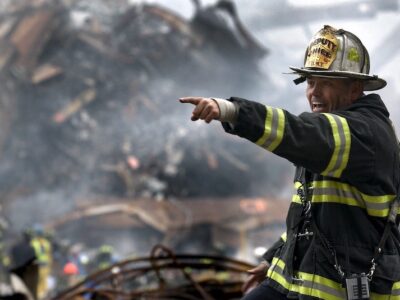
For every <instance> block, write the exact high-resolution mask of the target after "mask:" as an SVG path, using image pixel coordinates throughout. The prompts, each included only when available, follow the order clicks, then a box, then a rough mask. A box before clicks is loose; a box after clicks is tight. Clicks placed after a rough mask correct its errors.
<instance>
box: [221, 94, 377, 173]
mask: <svg viewBox="0 0 400 300" xmlns="http://www.w3.org/2000/svg"><path fill="white" fill-rule="evenodd" d="M229 100H230V101H232V102H234V103H235V104H236V105H237V106H238V107H239V114H238V118H237V122H236V124H235V126H233V127H232V126H230V125H229V124H226V123H223V124H222V125H223V127H224V129H225V131H227V132H228V133H231V134H236V135H238V136H240V137H243V138H246V139H248V140H250V141H251V142H253V143H255V144H257V145H259V146H261V147H262V148H264V149H266V150H268V151H270V152H272V153H274V154H276V155H279V156H281V157H283V158H286V159H288V160H289V161H291V162H292V163H294V164H296V165H299V166H302V167H305V168H306V169H308V170H311V171H313V172H314V173H317V174H321V175H324V176H329V177H335V178H339V177H342V175H345V176H354V175H355V174H359V173H360V174H363V176H364V177H365V174H368V173H370V175H371V173H372V172H373V158H374V141H373V138H372V134H371V130H369V126H368V124H367V122H366V121H365V120H364V119H363V118H362V117H360V116H357V115H356V113H354V112H343V113H340V114H339V113H302V114H301V115H299V116H295V115H293V114H291V113H289V112H287V111H285V110H283V109H280V108H274V107H270V106H265V105H263V104H260V103H257V102H253V101H249V100H245V99H241V98H236V97H232V98H230V99H229Z"/></svg>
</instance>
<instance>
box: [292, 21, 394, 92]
mask: <svg viewBox="0 0 400 300" xmlns="http://www.w3.org/2000/svg"><path fill="white" fill-rule="evenodd" d="M369 68H370V61H369V55H368V51H367V49H366V48H365V46H364V45H363V44H362V42H361V41H360V39H359V38H358V37H357V36H355V35H354V34H353V33H351V32H348V31H346V30H343V29H335V28H333V27H331V26H329V25H325V26H324V27H323V28H322V29H321V30H319V31H318V32H317V33H316V34H315V35H314V36H313V38H312V39H311V42H310V44H309V45H308V47H307V50H306V53H305V56H304V67H302V68H296V67H290V69H292V70H293V71H294V73H295V74H298V75H300V78H299V80H295V82H296V81H297V82H302V81H304V79H305V78H306V77H307V76H310V75H312V76H318V77H334V78H355V79H361V80H363V81H364V90H366V91H374V90H379V89H381V88H383V87H385V86H386V81H385V80H383V79H382V78H379V77H378V76H377V75H369ZM297 82H296V83H297Z"/></svg>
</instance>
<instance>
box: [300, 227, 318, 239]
mask: <svg viewBox="0 0 400 300" xmlns="http://www.w3.org/2000/svg"><path fill="white" fill-rule="evenodd" d="M313 235H314V232H312V231H308V229H307V228H306V229H305V230H304V232H302V233H297V234H296V237H298V238H302V237H305V238H306V239H307V240H308V239H310V237H312V236H313Z"/></svg>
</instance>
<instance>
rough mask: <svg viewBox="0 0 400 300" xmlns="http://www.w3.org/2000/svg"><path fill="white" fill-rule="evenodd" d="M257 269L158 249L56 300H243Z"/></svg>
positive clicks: (94, 276) (92, 278)
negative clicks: (250, 276)
mask: <svg viewBox="0 0 400 300" xmlns="http://www.w3.org/2000/svg"><path fill="white" fill-rule="evenodd" d="M252 267H254V266H252V265H250V264H246V263H243V262H240V261H237V260H233V259H228V258H226V257H220V256H215V255H214V256H212V255H205V256H200V255H176V254H174V253H173V252H172V251H171V250H170V249H168V248H166V247H164V246H161V245H157V246H155V247H154V248H153V250H152V252H151V255H150V257H141V258H135V259H131V260H126V261H123V262H120V263H118V264H115V265H113V266H111V267H109V268H107V269H105V270H102V271H99V272H97V273H95V274H92V275H91V276H89V277H87V278H86V279H85V280H84V281H82V282H80V283H79V284H77V285H75V286H73V287H71V288H69V289H67V290H66V291H64V292H62V293H60V294H59V295H57V296H56V297H55V298H54V300H76V299H97V300H100V299H101V300H112V299H121V300H122V299H126V300H134V299H149V300H150V299H159V300H160V299H165V300H167V299H171V300H172V299H174V300H176V299H182V300H184V299H187V300H214V299H215V300H216V299H218V300H223V299H240V298H241V296H242V292H241V286H242V282H243V278H244V277H245V276H246V275H245V274H246V270H248V269H249V268H252Z"/></svg>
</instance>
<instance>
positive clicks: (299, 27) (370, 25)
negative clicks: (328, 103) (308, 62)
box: [131, 0, 400, 128]
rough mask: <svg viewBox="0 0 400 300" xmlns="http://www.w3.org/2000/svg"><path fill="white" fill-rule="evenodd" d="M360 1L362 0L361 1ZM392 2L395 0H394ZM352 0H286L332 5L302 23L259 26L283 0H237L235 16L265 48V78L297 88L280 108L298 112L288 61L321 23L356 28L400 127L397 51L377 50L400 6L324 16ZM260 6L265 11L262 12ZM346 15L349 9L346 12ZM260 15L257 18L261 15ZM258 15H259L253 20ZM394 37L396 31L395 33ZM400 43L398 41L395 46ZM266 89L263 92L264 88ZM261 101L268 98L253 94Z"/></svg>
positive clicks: (300, 105)
mask: <svg viewBox="0 0 400 300" xmlns="http://www.w3.org/2000/svg"><path fill="white" fill-rule="evenodd" d="M361 1H362V0H361ZM394 1H396V0H394ZM131 2H136V3H137V2H143V1H140V0H131ZM145 2H147V3H158V4H162V5H163V6H166V7H168V8H170V9H171V10H173V11H175V12H178V13H179V14H181V15H182V16H183V17H185V18H190V17H191V16H192V14H193V5H192V1H191V0H153V1H145ZM215 2H216V0H202V1H201V3H202V4H203V5H207V4H213V3H215ZM349 2H353V3H354V2H355V1H354V0H353V1H352V0H323V1H322V0H296V1H294V0H288V3H289V4H290V5H292V6H294V7H311V6H319V7H321V6H323V5H336V6H331V7H330V8H329V9H327V11H326V12H325V13H324V16H326V18H316V21H313V22H309V23H306V22H302V23H301V24H296V25H289V26H280V27H276V26H274V27H273V28H271V27H270V26H263V24H262V14H263V13H264V11H265V10H266V9H267V8H268V7H270V8H271V9H272V8H279V7H281V6H282V3H284V1H282V0H269V1H260V0H252V1H248V0H236V1H235V3H236V5H237V8H238V12H239V16H240V17H241V19H242V20H243V22H244V23H245V25H247V26H248V27H249V28H250V30H251V32H252V33H253V34H254V35H255V36H256V38H257V39H258V40H259V41H260V42H261V43H262V44H263V45H265V46H266V47H267V48H268V49H269V50H270V55H269V56H268V57H267V58H266V59H265V60H264V61H263V63H262V64H263V66H262V69H263V71H264V72H265V73H266V74H269V80H272V81H273V82H274V84H276V85H277V86H278V87H280V88H282V89H285V88H295V89H299V99H298V101H296V102H295V103H297V104H296V105H295V107H293V101H292V102H291V107H285V104H284V103H285V102H282V106H283V108H286V109H289V110H291V111H292V112H295V113H296V112H300V111H304V110H307V109H308V107H307V105H306V103H305V101H304V98H303V97H302V94H303V92H302V91H303V89H304V88H303V87H302V86H299V87H293V86H292V82H291V81H292V79H293V77H292V76H288V75H282V73H284V72H288V70H289V69H288V66H289V65H295V66H300V65H301V63H302V60H303V55H304V50H305V47H306V45H307V43H308V41H309V40H310V38H311V36H312V34H313V33H314V32H316V31H318V30H319V29H320V28H321V27H322V26H323V25H324V24H329V25H332V26H333V27H336V28H344V29H346V30H348V31H351V32H353V33H355V34H356V35H357V36H358V37H359V38H360V39H361V40H362V41H363V43H364V45H365V46H366V47H367V49H368V50H369V53H370V56H371V73H372V74H377V75H379V76H380V77H382V78H384V79H386V80H387V81H388V86H387V87H386V88H385V89H384V90H382V91H379V93H380V94H381V96H382V98H383V99H384V101H385V102H386V104H387V106H388V108H389V110H390V111H391V113H392V118H393V119H394V121H395V122H396V127H398V128H400V109H399V108H397V107H398V104H397V99H396V98H398V96H399V95H400V87H399V84H398V83H400V72H399V68H398V66H399V65H400V55H399V54H400V51H390V53H384V52H383V51H382V49H384V48H386V43H385V45H383V43H384V41H385V39H388V38H389V37H390V36H391V35H394V32H395V29H396V28H397V30H400V11H383V12H382V11H380V12H378V13H376V14H375V16H372V17H367V18H352V17H351V16H349V18H346V19H332V18H329V16H330V15H331V14H330V11H332V10H335V8H336V7H337V5H338V4H340V3H349ZM378 2H380V0H372V1H371V3H378ZM263 9H264V11H263ZM362 9H365V10H367V9H369V7H368V6H366V5H364V6H362ZM349 14H351V12H349ZM260 16H261V17H260ZM257 17H258V20H260V19H261V21H254V20H255V19H256V18H257ZM397 36H398V33H397ZM398 48H400V45H399V47H398ZM374 61H379V62H380V63H381V64H383V65H381V66H378V65H376V64H374ZM265 93H266V94H268V91H265ZM256 100H265V101H266V102H268V99H256Z"/></svg>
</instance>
